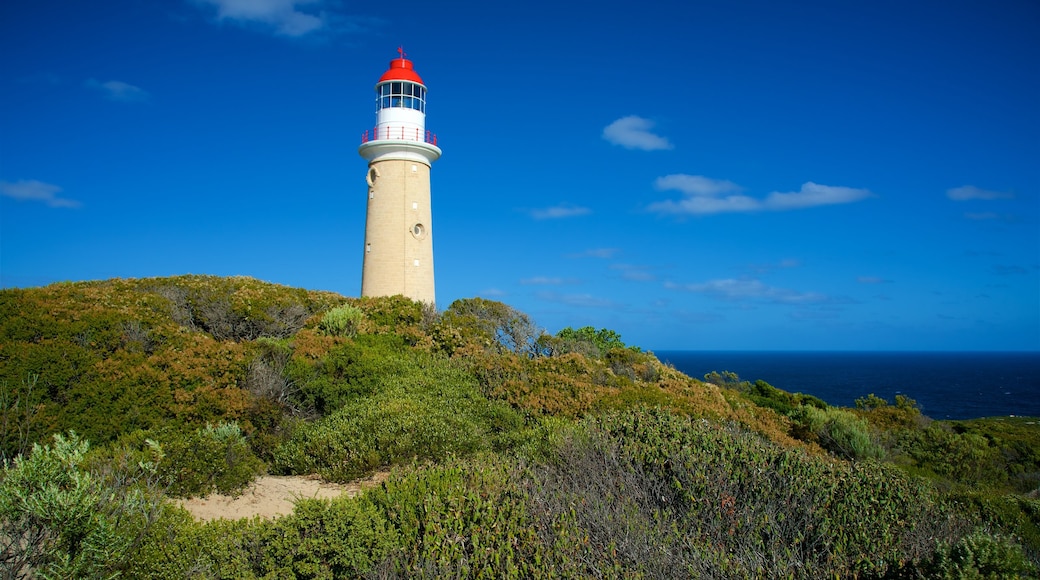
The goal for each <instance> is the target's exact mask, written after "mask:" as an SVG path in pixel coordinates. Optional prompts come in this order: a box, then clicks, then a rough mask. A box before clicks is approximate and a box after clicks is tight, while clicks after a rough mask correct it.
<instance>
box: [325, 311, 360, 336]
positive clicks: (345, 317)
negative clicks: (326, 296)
mask: <svg viewBox="0 0 1040 580" xmlns="http://www.w3.org/2000/svg"><path fill="white" fill-rule="evenodd" d="M364 316H365V313H364V312H363V311H362V310H361V309H360V308H358V307H357V306H353V305H350V304H342V305H340V306H337V307H335V308H333V309H332V310H329V311H328V312H326V313H325V314H324V315H323V316H322V317H321V322H319V323H318V330H320V331H321V332H322V333H324V334H326V335H329V336H346V337H352V336H354V335H356V334H357V332H358V327H359V326H360V324H361V320H362V319H363V318H364Z"/></svg>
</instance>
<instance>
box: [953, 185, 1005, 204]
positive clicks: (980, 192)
mask: <svg viewBox="0 0 1040 580" xmlns="http://www.w3.org/2000/svg"><path fill="white" fill-rule="evenodd" d="M946 197H948V198H950V199H952V200H954V201H968V200H972V199H984V200H989V199H1012V198H1014V197H1015V195H1014V194H1012V193H1011V192H1006V191H992V190H989V189H982V188H979V187H975V186H974V185H963V186H961V187H954V188H953V189H947V190H946Z"/></svg>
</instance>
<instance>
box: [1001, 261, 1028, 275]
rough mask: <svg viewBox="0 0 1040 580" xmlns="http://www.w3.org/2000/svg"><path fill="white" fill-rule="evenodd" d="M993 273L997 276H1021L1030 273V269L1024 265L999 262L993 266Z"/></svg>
mask: <svg viewBox="0 0 1040 580" xmlns="http://www.w3.org/2000/svg"><path fill="white" fill-rule="evenodd" d="M1034 269H1035V268H1034ZM993 273H994V274H996V275H997V276H1020V275H1022V274H1028V273H1029V269H1028V268H1025V267H1023V266H1015V265H1010V266H1009V265H1006V264H997V265H995V266H993Z"/></svg>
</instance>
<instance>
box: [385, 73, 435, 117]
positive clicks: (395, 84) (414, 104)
mask: <svg viewBox="0 0 1040 580" xmlns="http://www.w3.org/2000/svg"><path fill="white" fill-rule="evenodd" d="M376 94H377V95H378V96H377V97H376V111H379V110H380V109H388V108H392V107H397V108H405V109H415V110H416V111H419V112H421V113H426V87H424V86H422V85H420V84H418V83H410V82H408V81H392V82H386V83H383V84H381V85H379V86H377V87H376Z"/></svg>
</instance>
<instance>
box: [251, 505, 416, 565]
mask: <svg viewBox="0 0 1040 580" xmlns="http://www.w3.org/2000/svg"><path fill="white" fill-rule="evenodd" d="M257 531H258V533H257V534H256V536H255V539H254V540H253V546H251V547H252V548H253V549H252V550H250V552H252V554H253V558H252V560H253V564H252V567H253V571H254V573H255V574H256V576H257V577H258V578H357V577H358V576H360V575H361V574H362V573H364V572H367V571H368V570H369V569H370V568H371V567H372V566H373V565H374V564H376V563H377V562H379V561H381V560H382V559H383V558H384V557H386V556H387V555H388V554H389V553H390V552H392V551H393V550H395V549H397V548H398V547H399V546H400V540H399V538H398V532H397V530H396V529H395V528H393V527H391V526H390V525H389V522H388V521H387V519H386V517H385V516H384V515H383V513H382V511H380V510H379V509H377V508H376V507H375V506H373V505H372V504H371V503H369V502H367V501H359V500H355V499H352V498H339V499H335V500H331V501H325V500H314V499H304V500H300V501H298V502H297V503H296V507H295V509H294V510H293V513H292V514H290V515H288V516H285V517H282V518H279V519H277V520H274V521H272V522H270V523H266V524H264V525H261V526H259V528H258V530H257Z"/></svg>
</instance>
